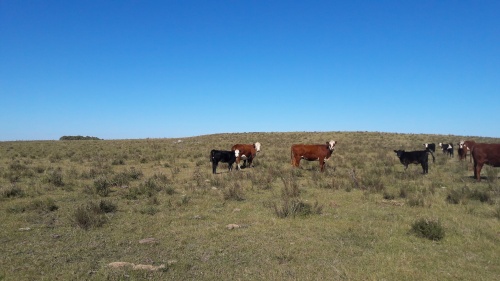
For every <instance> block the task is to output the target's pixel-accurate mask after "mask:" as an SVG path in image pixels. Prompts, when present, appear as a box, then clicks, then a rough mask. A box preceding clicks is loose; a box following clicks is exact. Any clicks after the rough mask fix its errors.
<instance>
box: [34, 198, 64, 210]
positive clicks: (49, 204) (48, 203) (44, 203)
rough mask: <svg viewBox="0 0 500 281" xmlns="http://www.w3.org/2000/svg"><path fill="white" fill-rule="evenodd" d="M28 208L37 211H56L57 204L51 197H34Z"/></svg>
mask: <svg viewBox="0 0 500 281" xmlns="http://www.w3.org/2000/svg"><path fill="white" fill-rule="evenodd" d="M28 209H29V210H33V211H37V212H39V213H48V212H53V211H57V210H58V209H59V206H57V205H56V201H55V200H54V199H52V198H46V199H44V200H42V199H36V200H34V201H33V202H31V203H30V204H29V205H28Z"/></svg>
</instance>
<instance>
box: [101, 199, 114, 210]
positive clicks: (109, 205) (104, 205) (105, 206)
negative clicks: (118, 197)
mask: <svg viewBox="0 0 500 281" xmlns="http://www.w3.org/2000/svg"><path fill="white" fill-rule="evenodd" d="M116 209H117V207H116V204H115V203H113V202H111V201H109V200H101V202H99V210H101V211H102V212H104V213H113V212H115V211H116Z"/></svg>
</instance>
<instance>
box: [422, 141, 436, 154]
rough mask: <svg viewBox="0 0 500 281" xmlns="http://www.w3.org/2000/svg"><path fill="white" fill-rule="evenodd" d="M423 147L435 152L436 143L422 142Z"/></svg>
mask: <svg viewBox="0 0 500 281" xmlns="http://www.w3.org/2000/svg"><path fill="white" fill-rule="evenodd" d="M424 147H425V149H426V150H430V151H432V152H436V144H435V143H424Z"/></svg>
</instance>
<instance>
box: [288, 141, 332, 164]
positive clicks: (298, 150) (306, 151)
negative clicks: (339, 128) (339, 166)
mask: <svg viewBox="0 0 500 281" xmlns="http://www.w3.org/2000/svg"><path fill="white" fill-rule="evenodd" d="M336 144H337V142H335V141H334V140H331V141H329V142H326V144H294V145H292V149H291V159H292V166H294V167H299V164H300V160H301V159H304V160H307V161H318V160H319V166H320V170H321V172H323V170H324V168H325V161H326V160H328V159H330V157H331V156H332V153H333V151H334V150H335V145H336Z"/></svg>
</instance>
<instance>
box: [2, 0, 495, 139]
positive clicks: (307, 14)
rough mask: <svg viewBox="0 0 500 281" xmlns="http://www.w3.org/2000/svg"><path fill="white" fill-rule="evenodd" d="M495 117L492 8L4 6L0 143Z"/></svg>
mask: <svg viewBox="0 0 500 281" xmlns="http://www.w3.org/2000/svg"><path fill="white" fill-rule="evenodd" d="M499 121H500V1H498V0H493V1H482V0H479V1H457V0H453V1H446V0H439V1H434V0H433V1H426V0H415V1H401V0H398V1H383V0H380V1H375V0H373V1H353V0H345V1H290V0H287V1H273V0H270V1H254V0H252V1H240V0H230V1H216V0H214V1H206V0H200V1H194V0H192V1H191V0H179V1H147V0H141V1H139V0H134V1H129V0H121V1H106V0H86V1H77V0H71V1H68V0H60V1H54V0H27V1H18V0H0V141H6V140H51V139H59V137H61V136H64V135H84V136H95V137H99V138H104V139H137V138H163V137H174V138H177V137H187V136H197V135H204V134H212V133H233V132H288V131H379V132H398V133H426V134H427V133H428V134H454V135H466V136H487V137H500V123H499Z"/></svg>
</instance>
